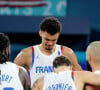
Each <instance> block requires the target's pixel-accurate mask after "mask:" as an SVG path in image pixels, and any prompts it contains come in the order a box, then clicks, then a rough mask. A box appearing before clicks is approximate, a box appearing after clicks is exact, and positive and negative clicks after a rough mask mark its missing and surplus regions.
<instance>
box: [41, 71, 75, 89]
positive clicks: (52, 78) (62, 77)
mask: <svg viewBox="0 0 100 90" xmlns="http://www.w3.org/2000/svg"><path fill="white" fill-rule="evenodd" d="M71 73H72V71H69V70H68V71H64V72H60V73H58V74H56V73H50V74H48V75H45V77H44V82H43V90H76V87H75V84H74V81H73V79H72V74H71Z"/></svg>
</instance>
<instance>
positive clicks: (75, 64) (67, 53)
mask: <svg viewBox="0 0 100 90" xmlns="http://www.w3.org/2000/svg"><path fill="white" fill-rule="evenodd" d="M63 55H65V56H66V57H68V58H69V60H70V61H71V63H72V67H73V68H72V69H73V70H75V71H81V70H82V68H81V66H80V65H79V64H78V60H77V58H76V55H75V53H74V52H73V50H72V49H71V48H68V47H65V46H63Z"/></svg>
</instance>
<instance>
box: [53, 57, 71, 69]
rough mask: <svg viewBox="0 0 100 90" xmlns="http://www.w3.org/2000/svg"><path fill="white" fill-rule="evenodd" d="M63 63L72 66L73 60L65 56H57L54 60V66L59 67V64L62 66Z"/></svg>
mask: <svg viewBox="0 0 100 90" xmlns="http://www.w3.org/2000/svg"><path fill="white" fill-rule="evenodd" d="M62 65H66V66H71V62H70V60H69V59H68V58H67V57H65V56H58V57H56V58H55V59H54V61H53V67H54V68H57V67H58V66H62Z"/></svg>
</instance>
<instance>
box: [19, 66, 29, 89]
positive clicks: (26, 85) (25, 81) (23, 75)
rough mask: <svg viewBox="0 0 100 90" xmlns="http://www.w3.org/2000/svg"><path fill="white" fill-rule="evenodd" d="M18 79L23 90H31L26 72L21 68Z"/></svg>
mask: <svg viewBox="0 0 100 90" xmlns="http://www.w3.org/2000/svg"><path fill="white" fill-rule="evenodd" d="M19 77H20V80H21V82H22V85H23V87H24V90H31V87H30V82H29V79H28V75H27V71H26V70H25V69H24V68H23V67H19Z"/></svg>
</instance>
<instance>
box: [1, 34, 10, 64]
mask: <svg viewBox="0 0 100 90" xmlns="http://www.w3.org/2000/svg"><path fill="white" fill-rule="evenodd" d="M9 45H10V41H9V38H8V36H7V35H5V34H4V33H0V63H4V62H6V61H8V57H7V56H6V55H5V54H4V51H5V50H6V48H8V47H9Z"/></svg>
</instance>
